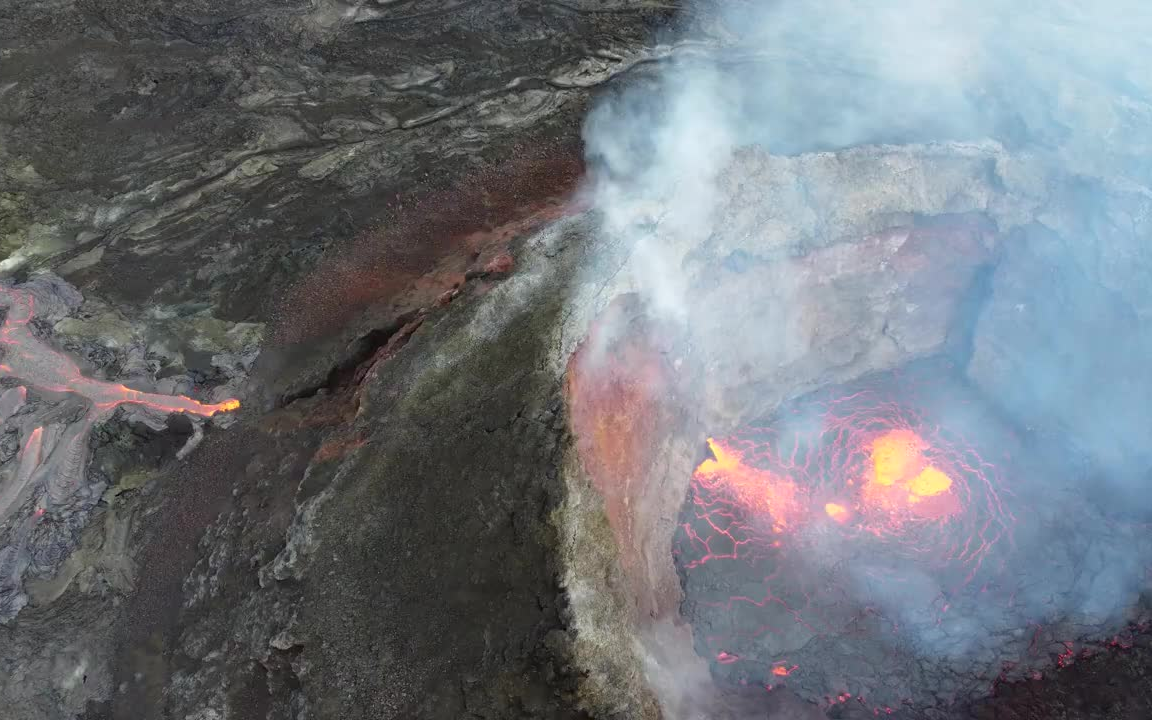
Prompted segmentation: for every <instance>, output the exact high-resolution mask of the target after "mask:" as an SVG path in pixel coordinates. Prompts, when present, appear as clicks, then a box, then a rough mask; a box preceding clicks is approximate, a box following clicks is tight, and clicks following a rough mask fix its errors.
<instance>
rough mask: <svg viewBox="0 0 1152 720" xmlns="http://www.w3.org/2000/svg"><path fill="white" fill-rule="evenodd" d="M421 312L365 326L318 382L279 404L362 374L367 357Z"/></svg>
mask: <svg viewBox="0 0 1152 720" xmlns="http://www.w3.org/2000/svg"><path fill="white" fill-rule="evenodd" d="M424 313H425V310H424V309H423V308H421V309H418V310H413V311H411V312H407V313H404V314H403V315H400V316H399V317H397V318H396V319H395V320H393V321H392V322H390V323H388V324H387V325H385V326H384V327H380V328H376V329H373V330H369V331H368V332H366V333H364V334H363V335H361V336H360V337H358V338H357V339H356V340H354V341H352V343H351V344H349V346H348V348H347V350H346V352H345V354H344V356H343V357H342V358H340V360H339V361H338V362H337V363H336V364H335V365H334V366H333V367H332V369H331V370H329V371H328V374H327V376H326V377H325V378H324V381H323V382H322V383H319V384H317V385H309V386H307V387H304V388H301V389H299V390H295V391H293V392H291V393H288V394H286V395H285V396H284V397H283V399H282V400H281V401H280V403H279V404H280V406H282V407H283V406H287V405H290V404H291V403H293V402H295V401H297V400H301V399H304V398H310V397H315V396H316V395H319V394H322V393H328V392H336V391H339V390H341V389H343V388H345V387H347V386H348V385H350V384H352V383H353V382H354V381H355V379H356V377H357V375H362V372H361V369H362V366H363V365H364V364H365V363H366V362H369V361H371V360H372V359H373V358H374V357H375V356H376V354H377V353H378V352H379V351H380V350H382V349H383V348H385V347H387V345H388V343H389V342H391V341H392V340H393V338H395V337H396V336H397V333H399V332H400V331H401V330H403V329H404V328H405V327H407V326H408V325H409V324H410V323H412V322H414V321H415V320H416V319H417V318H419V317H421V316H422V315H423V314H424Z"/></svg>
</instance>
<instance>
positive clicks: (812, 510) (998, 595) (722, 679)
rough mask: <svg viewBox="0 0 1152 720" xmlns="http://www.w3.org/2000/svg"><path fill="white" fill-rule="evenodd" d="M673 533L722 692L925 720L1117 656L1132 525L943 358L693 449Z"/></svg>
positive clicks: (799, 405) (1141, 531) (1143, 551)
mask: <svg viewBox="0 0 1152 720" xmlns="http://www.w3.org/2000/svg"><path fill="white" fill-rule="evenodd" d="M708 446H709V447H708V452H707V456H706V458H705V459H704V460H703V461H702V462H701V463H700V465H699V466H698V467H697V469H696V471H695V473H694V475H693V478H692V483H691V486H690V490H689V493H688V497H687V499H686V501H685V504H684V507H683V510H682V514H681V527H680V530H679V531H678V533H677V536H676V538H675V540H674V554H675V559H676V564H677V568H678V570H679V572H680V575H681V582H682V584H683V587H684V594H685V600H684V605H683V607H682V614H683V615H684V617H685V618H686V619H687V620H688V621H689V622H691V623H692V626H693V632H694V638H695V645H696V650H697V652H698V653H699V654H700V655H702V656H703V657H704V658H706V659H708V660H709V661H710V662H711V666H712V669H713V675H714V677H715V678H716V679H717V681H718V682H719V683H720V684H722V685H727V686H752V687H762V688H763V689H764V690H765V691H766V692H771V691H772V690H774V689H776V688H778V687H780V686H782V685H785V686H787V687H789V688H790V689H791V690H793V691H795V692H797V693H799V694H800V695H801V696H802V697H805V698H807V699H809V700H812V701H815V702H818V703H821V704H825V705H828V706H835V705H838V704H843V703H854V704H859V705H863V706H864V707H866V708H868V709H869V710H871V712H872V713H874V714H876V715H886V714H892V713H894V712H897V711H898V710H899V709H901V708H908V709H910V710H913V711H915V712H917V713H924V712H927V713H930V712H931V711H932V710H933V709H940V710H943V709H945V708H948V707H951V706H954V705H955V704H956V703H958V702H964V701H967V700H970V699H972V698H976V697H981V696H985V695H988V694H989V693H990V692H993V691H994V689H995V687H996V685H997V683H999V682H1000V681H1002V680H1006V679H1016V678H1022V677H1032V678H1036V677H1040V676H1041V675H1042V674H1043V673H1044V672H1045V671H1047V670H1049V669H1051V668H1053V667H1056V666H1061V667H1062V666H1064V665H1067V664H1069V663H1072V662H1075V661H1076V660H1077V659H1080V658H1082V657H1084V656H1087V655H1090V654H1093V653H1096V652H1099V651H1102V650H1106V649H1107V648H1108V647H1110V646H1113V647H1115V646H1121V647H1122V646H1124V645H1125V644H1127V643H1128V639H1127V638H1128V633H1129V632H1130V631H1131V630H1132V629H1133V628H1134V627H1137V626H1140V625H1141V624H1142V623H1144V622H1145V616H1144V612H1143V610H1142V609H1141V607H1142V604H1141V603H1140V597H1141V593H1142V591H1143V590H1144V588H1145V587H1146V585H1147V579H1146V578H1147V567H1148V562H1149V559H1150V558H1152V554H1150V553H1149V548H1148V542H1147V540H1146V539H1144V538H1145V536H1147V534H1148V533H1147V529H1146V526H1145V525H1144V524H1142V523H1141V522H1140V520H1141V519H1139V518H1136V519H1133V518H1125V519H1124V520H1122V521H1121V520H1119V519H1116V518H1110V517H1107V516H1105V515H1104V514H1103V513H1102V511H1101V510H1099V509H1098V508H1097V507H1096V505H1095V503H1094V502H1093V498H1092V497H1091V495H1090V494H1087V495H1086V494H1085V491H1086V490H1088V489H1090V488H1091V487H1092V482H1091V475H1090V473H1089V472H1087V471H1086V470H1085V469H1084V468H1083V467H1082V466H1081V465H1079V464H1078V463H1077V462H1075V453H1074V452H1073V451H1072V450H1071V448H1070V447H1069V446H1068V445H1067V444H1051V443H1049V444H1046V445H1040V444H1038V443H1037V442H1036V441H1034V440H1033V439H1031V438H1029V437H1028V436H1027V435H1026V434H1025V433H1023V432H1018V431H1017V430H1016V429H1015V428H1013V427H1012V426H1011V425H1010V424H1009V423H1007V422H1006V421H1004V420H1003V419H1001V418H1000V417H998V416H997V415H996V414H995V413H994V412H993V411H992V410H991V409H990V408H989V407H988V406H987V405H985V404H984V403H983V402H981V400H980V399H979V398H978V397H977V396H976V395H975V393H974V392H973V391H971V390H970V389H969V388H968V387H967V386H966V385H965V384H964V383H963V381H962V380H960V379H959V374H958V373H957V372H956V370H955V368H954V367H953V366H952V365H951V364H950V363H949V362H947V361H943V360H934V361H925V362H918V363H914V364H911V365H908V366H905V367H904V368H902V369H900V370H898V371H895V372H890V373H884V374H878V375H873V376H870V377H867V378H864V379H862V380H860V381H858V382H855V383H851V384H849V385H843V386H838V387H829V388H825V389H822V390H820V391H817V392H816V393H813V394H811V395H808V396H806V397H803V398H800V399H798V400H796V401H793V402H791V403H790V404H788V405H786V406H785V407H783V408H781V409H779V410H778V411H777V412H776V413H775V414H774V415H773V416H772V417H770V418H767V419H766V420H765V421H763V422H756V423H753V424H750V425H748V426H746V427H742V428H739V429H738V430H737V431H736V432H734V433H732V434H730V435H726V436H721V437H715V438H710V439H709V441H708Z"/></svg>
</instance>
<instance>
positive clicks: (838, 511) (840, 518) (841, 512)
mask: <svg viewBox="0 0 1152 720" xmlns="http://www.w3.org/2000/svg"><path fill="white" fill-rule="evenodd" d="M824 512H825V513H827V514H828V517H830V518H832V519H833V520H835V521H836V522H838V523H846V522H848V519H849V517H850V515H851V513H849V511H848V508H846V507H844V506H843V505H841V504H839V503H825V504H824Z"/></svg>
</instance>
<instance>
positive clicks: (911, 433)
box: [677, 383, 1014, 675]
mask: <svg viewBox="0 0 1152 720" xmlns="http://www.w3.org/2000/svg"><path fill="white" fill-rule="evenodd" d="M897 398H899V400H898V399H897ZM914 398H915V393H914V392H912V393H909V392H907V388H901V387H895V388H893V387H885V386H884V385H883V383H877V384H876V386H872V387H869V388H868V389H865V390H862V391H859V392H851V393H845V394H841V395H838V396H829V395H823V396H814V397H811V398H809V399H807V400H804V401H801V402H799V403H797V404H796V405H795V406H794V407H792V408H791V409H790V410H791V411H790V412H785V413H781V414H780V415H778V416H777V417H776V418H775V419H774V420H773V421H772V422H771V423H770V424H769V425H768V426H767V427H748V428H744V429H742V430H740V431H738V432H736V433H735V434H733V435H731V436H728V437H724V438H711V439H709V440H708V446H709V450H710V455H711V457H709V458H707V459H706V460H704V461H703V462H702V463H700V465H699V466H698V467H697V468H696V471H695V472H694V474H693V478H692V485H691V490H690V494H689V498H690V503H691V504H690V505H689V507H688V509H687V515H686V517H685V522H684V523H683V524H682V533H681V541H680V542H679V543H678V545H677V553H678V555H679V563H680V565H681V567H682V568H683V569H684V570H685V571H686V572H692V571H694V569H696V568H700V567H701V566H704V565H713V570H717V569H718V568H717V567H716V566H715V565H716V564H717V563H719V564H721V565H722V566H723V567H725V568H730V569H725V570H723V572H725V573H728V572H735V573H738V577H740V578H746V579H747V580H746V581H741V582H738V583H736V585H738V586H740V587H744V588H749V587H752V586H759V587H760V588H761V590H759V591H757V592H755V593H749V592H746V594H741V595H739V596H732V597H730V598H729V599H728V600H727V601H725V602H722V603H720V605H722V606H723V607H722V608H721V609H722V610H723V611H724V613H725V614H728V615H730V617H731V620H730V630H731V631H733V632H736V633H737V634H738V635H739V637H737V636H723V635H721V636H712V637H710V638H709V645H710V646H711V650H712V652H713V656H714V657H720V656H721V654H723V657H725V658H733V657H743V656H744V654H745V651H746V650H748V649H749V647H750V646H749V645H748V642H752V641H754V639H755V638H757V637H761V636H765V635H772V636H775V637H776V638H777V639H776V640H773V641H770V642H769V645H771V646H772V647H778V648H787V647H796V648H798V647H800V646H802V645H803V644H804V643H805V642H806V641H807V639H808V638H811V637H815V636H821V635H826V634H843V633H844V632H845V627H846V626H850V625H852V624H854V623H855V622H856V621H855V620H853V619H852V618H858V617H862V616H863V615H865V614H868V613H870V612H872V611H871V609H870V608H869V601H868V598H867V597H863V596H861V591H860V589H859V588H860V582H859V577H860V576H861V575H868V576H870V577H872V579H874V580H875V581H876V582H879V583H881V584H884V585H885V586H887V587H900V586H901V584H902V583H905V582H910V581H914V580H915V578H916V577H918V576H922V575H923V574H924V573H928V574H931V575H932V576H933V577H934V578H936V580H938V581H939V587H940V588H941V589H942V590H943V592H944V593H945V594H946V595H948V594H954V593H960V592H964V590H965V588H969V587H971V586H973V585H976V583H973V582H972V581H973V580H974V578H976V577H978V576H991V575H992V574H994V573H996V572H998V570H997V569H996V568H998V567H1002V561H1003V558H1004V557H1005V553H1000V552H998V551H997V548H998V546H1000V545H1001V544H1002V543H1003V544H1005V545H1006V546H1010V544H1011V529H1012V526H1013V523H1014V519H1013V517H1012V514H1011V512H1010V511H1009V510H1008V509H1007V507H1006V505H1005V503H1004V502H1003V501H1002V500H1001V495H1002V492H1003V491H1002V489H1001V487H1000V484H1001V483H1000V481H999V478H998V472H997V470H996V468H995V467H994V466H993V465H991V464H990V463H988V462H985V461H984V460H983V459H981V457H980V455H979V454H978V453H977V452H976V450H975V449H974V448H973V447H972V446H971V445H969V444H968V443H967V442H965V441H964V440H963V439H962V438H961V437H959V436H958V435H957V434H956V433H950V432H949V431H948V430H947V429H946V428H944V427H942V426H941V425H940V424H938V423H933V422H929V421H928V420H926V419H925V415H926V412H925V411H923V410H920V409H918V406H917V403H916V401H915V400H914ZM902 401H906V402H902ZM990 557H997V558H998V561H997V562H995V563H992V564H989V563H988V559H989V558H990ZM733 564H736V565H733ZM741 568H743V569H741ZM761 579H762V582H760V580H761ZM703 582H704V583H705V584H708V583H710V582H712V581H707V580H706V581H703ZM979 592H980V589H979V588H975V587H973V588H972V589H971V593H972V594H978V593H979ZM865 594H866V593H865ZM701 602H704V604H710V605H713V606H715V605H716V603H709V602H706V601H703V600H701ZM947 608H948V606H947V600H946V599H944V600H940V601H939V603H938V605H937V608H936V610H937V611H938V612H947ZM793 621H794V622H795V623H796V624H797V625H798V627H797V628H789V627H786V626H783V625H781V624H780V623H781V622H784V623H787V622H793ZM713 622H714V621H713ZM890 631H893V632H894V631H895V628H894V627H893V628H891V630H890ZM740 648H743V649H742V650H739V649H740ZM737 650H739V651H738V652H737ZM771 654H772V653H771V652H770V653H769V655H771ZM761 657H763V655H761ZM771 659H772V660H773V661H774V662H777V663H783V662H785V661H786V660H787V659H788V658H787V657H786V654H785V655H778V656H776V657H773V658H771ZM727 664H731V662H729V663H727ZM779 666H780V665H779V664H778V665H776V666H775V667H779ZM772 674H775V675H779V674H780V673H778V672H776V671H775V670H773V671H772Z"/></svg>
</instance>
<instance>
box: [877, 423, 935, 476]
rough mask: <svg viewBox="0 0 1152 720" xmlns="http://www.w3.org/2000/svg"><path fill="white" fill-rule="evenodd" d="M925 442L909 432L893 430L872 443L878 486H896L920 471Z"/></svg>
mask: <svg viewBox="0 0 1152 720" xmlns="http://www.w3.org/2000/svg"><path fill="white" fill-rule="evenodd" d="M924 447H925V445H924V441H923V440H921V439H920V436H918V435H917V434H916V433H914V432H911V431H908V430H893V431H892V432H889V433H886V434H884V435H881V436H880V437H878V438H876V439H875V440H874V441H873V442H872V467H873V471H874V472H875V477H874V480H875V482H876V484H877V485H885V486H890V485H895V484H896V483H898V482H900V481H902V480H905V479H906V478H908V477H909V476H910V475H912V474H913V473H915V472H916V471H917V470H919V469H920V468H919V466H920V465H922V464H923V462H924V456H923V454H922V453H923V450H924Z"/></svg>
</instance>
